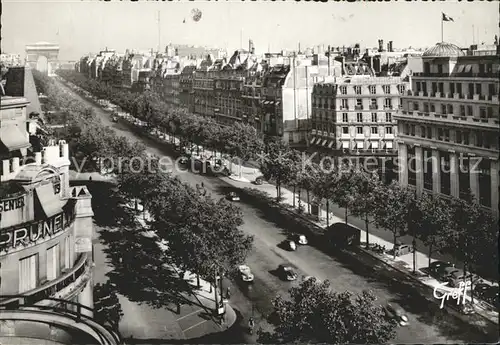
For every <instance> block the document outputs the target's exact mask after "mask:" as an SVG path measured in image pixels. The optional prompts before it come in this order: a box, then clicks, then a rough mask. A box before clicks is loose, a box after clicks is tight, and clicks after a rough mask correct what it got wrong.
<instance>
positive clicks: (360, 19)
mask: <svg viewBox="0 0 500 345" xmlns="http://www.w3.org/2000/svg"><path fill="white" fill-rule="evenodd" d="M2 2H3V13H2V34H1V35H2V43H1V44H2V52H10V53H20V54H21V55H22V56H24V46H25V45H26V44H30V43H36V42H39V41H46V42H50V43H57V44H59V45H60V55H59V57H60V59H62V60H66V59H77V58H79V57H80V56H81V55H83V54H86V53H89V52H97V51H99V50H101V49H104V48H105V47H108V48H113V49H116V50H117V51H119V52H124V51H125V49H127V48H135V49H150V48H154V49H156V47H157V46H158V21H157V17H158V11H160V18H161V19H160V32H161V35H160V36H161V45H162V50H163V49H164V47H165V45H166V44H168V43H170V42H171V43H178V44H190V45H203V46H213V47H221V48H228V49H229V50H234V49H236V48H239V47H240V41H241V38H240V37H242V38H243V39H242V41H243V46H244V47H247V46H248V39H249V38H251V39H253V41H254V43H255V47H256V50H257V52H267V50H268V46H270V48H271V51H278V50H280V49H297V47H298V43H299V42H300V43H301V47H302V48H304V47H310V46H313V45H323V44H324V45H328V44H331V45H333V46H337V45H338V46H342V45H351V44H354V43H357V42H358V43H360V44H361V46H362V47H375V46H377V40H378V39H379V38H381V39H384V42H388V41H389V40H392V41H393V42H394V43H393V46H394V47H395V48H401V47H408V46H412V47H429V46H432V45H434V44H435V43H437V42H439V41H441V12H444V13H446V14H447V15H448V16H450V17H452V18H453V19H454V22H445V23H444V40H445V41H447V42H451V43H455V44H457V45H460V46H467V45H470V44H472V38H473V26H474V32H475V34H474V35H475V37H476V43H477V42H478V41H479V42H482V41H484V42H485V43H487V44H492V43H493V40H494V35H495V34H497V35H498V32H499V3H498V2H487V1H482V2H479V1H475V2H461V3H458V2H455V1H446V2H432V3H429V2H423V1H416V2H403V1H400V2H389V3H379V2H375V3H374V2H360V3H347V2H345V3H342V2H341V3H339V2H334V1H331V2H329V3H314V2H307V3H306V2H304V1H301V2H295V1H293V0H287V1H284V2H281V1H279V2H278V1H277V2H269V1H264V0H260V1H257V2H248V1H246V2H242V1H239V0H229V1H218V2H213V1H212V2H208V1H202V0H197V1H187V0H181V1H179V2H155V1H146V0H142V1H141V0H139V1H138V2H130V1H127V0H124V1H118V0H111V2H103V1H98V0H94V1H92V0H83V1H79V0H29V1H25V0H3V1H2ZM193 9H199V10H200V11H201V12H202V17H201V19H200V20H199V21H198V22H194V21H193V20H192V19H191V11H192V10H193ZM184 19H185V21H186V22H185V23H183V21H184ZM384 44H385V43H384Z"/></svg>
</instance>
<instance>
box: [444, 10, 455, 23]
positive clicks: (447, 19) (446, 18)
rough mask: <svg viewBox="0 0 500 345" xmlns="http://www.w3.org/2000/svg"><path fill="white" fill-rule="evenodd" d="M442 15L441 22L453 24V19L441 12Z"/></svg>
mask: <svg viewBox="0 0 500 345" xmlns="http://www.w3.org/2000/svg"><path fill="white" fill-rule="evenodd" d="M441 13H442V15H443V19H442V20H443V22H454V20H453V18H451V17H450V16H448V15H446V14H444V13H443V12H441Z"/></svg>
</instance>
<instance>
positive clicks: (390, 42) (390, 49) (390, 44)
mask: <svg viewBox="0 0 500 345" xmlns="http://www.w3.org/2000/svg"><path fill="white" fill-rule="evenodd" d="M388 50H389V51H390V52H391V53H392V52H393V51H394V50H393V49H392V41H389V49H388Z"/></svg>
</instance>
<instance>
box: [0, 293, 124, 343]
mask: <svg viewBox="0 0 500 345" xmlns="http://www.w3.org/2000/svg"><path fill="white" fill-rule="evenodd" d="M0 298H7V299H15V300H16V301H19V304H18V305H15V306H13V305H8V306H0V311H1V312H0V321H14V322H15V321H20V322H24V323H26V322H32V323H44V324H48V325H50V326H51V327H54V328H55V329H58V327H64V328H66V329H74V330H77V331H80V332H83V333H86V334H87V335H89V336H91V337H92V338H94V339H95V341H96V344H99V345H120V344H123V343H124V342H123V340H122V338H121V336H120V333H119V331H118V327H116V326H111V325H107V324H106V325H102V324H100V323H99V322H97V321H96V320H94V319H93V318H92V317H91V316H89V314H90V315H92V314H93V312H94V310H93V309H91V308H89V307H87V306H85V305H82V304H80V303H76V302H72V301H67V300H64V299H59V298H47V299H45V300H44V302H46V303H45V305H34V304H32V303H30V301H28V300H27V299H26V296H23V295H9V296H1V295H0ZM40 336H43V334H40ZM9 338H12V339H15V338H16V337H15V335H14V336H10V337H9Z"/></svg>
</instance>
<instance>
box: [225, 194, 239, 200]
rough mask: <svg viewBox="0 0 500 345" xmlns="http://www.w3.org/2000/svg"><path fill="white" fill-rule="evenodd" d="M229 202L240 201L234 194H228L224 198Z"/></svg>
mask: <svg viewBox="0 0 500 345" xmlns="http://www.w3.org/2000/svg"><path fill="white" fill-rule="evenodd" d="M226 198H227V199H228V200H229V201H240V197H239V196H238V194H236V192H229V193H228V194H227V196H226Z"/></svg>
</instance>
